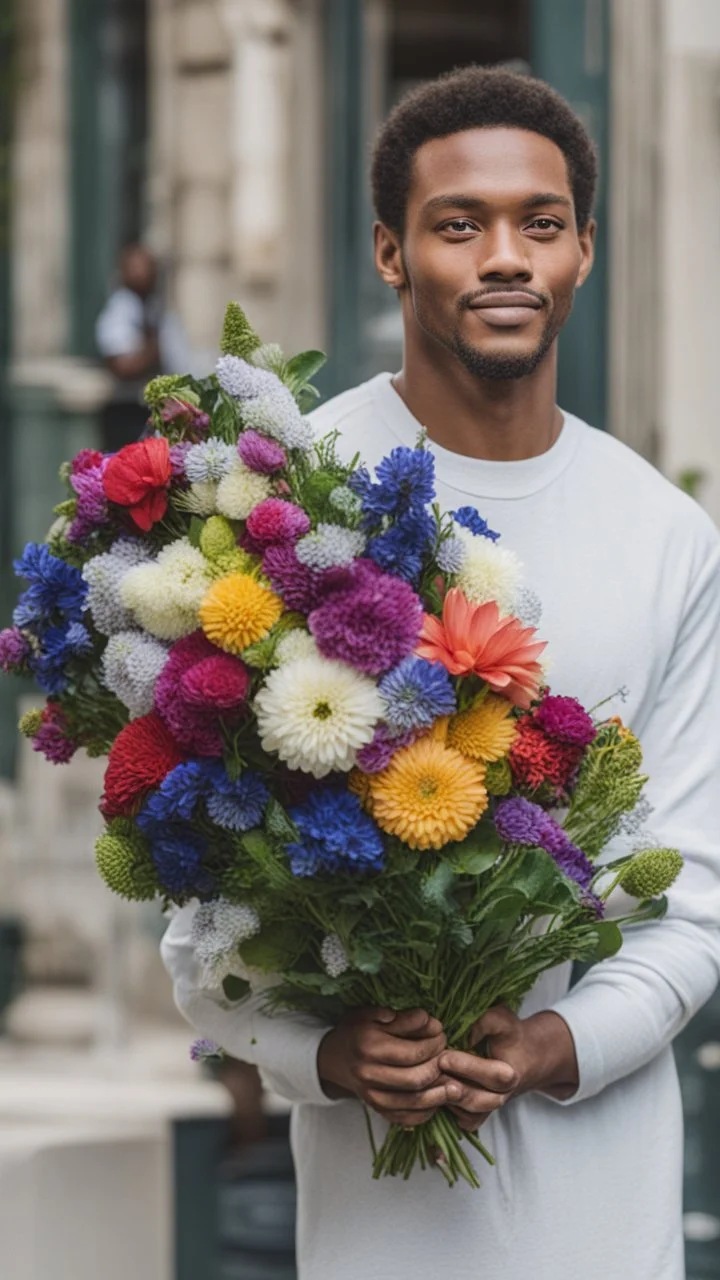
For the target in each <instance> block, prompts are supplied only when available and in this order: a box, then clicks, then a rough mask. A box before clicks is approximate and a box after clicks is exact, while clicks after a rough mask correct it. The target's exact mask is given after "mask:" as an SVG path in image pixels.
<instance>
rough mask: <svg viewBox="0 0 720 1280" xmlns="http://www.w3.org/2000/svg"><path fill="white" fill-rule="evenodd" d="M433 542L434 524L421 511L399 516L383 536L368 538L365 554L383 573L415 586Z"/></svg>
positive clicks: (431, 519) (429, 517)
mask: <svg viewBox="0 0 720 1280" xmlns="http://www.w3.org/2000/svg"><path fill="white" fill-rule="evenodd" d="M434 539H435V521H434V520H433V518H432V516H431V515H429V514H428V512H427V511H425V510H421V511H417V512H413V513H408V514H407V515H404V516H401V517H400V519H399V520H398V521H397V523H396V524H394V525H393V526H392V527H391V528H390V529H387V530H386V531H385V533H380V534H378V535H377V537H375V538H371V539H370V542H369V543H368V546H367V555H368V556H369V557H370V559H371V560H374V561H375V563H376V564H378V565H379V566H380V568H381V569H383V570H384V571H385V573H392V574H394V575H395V576H396V577H398V578H404V579H405V581H406V582H412V583H417V581H418V578H419V577H420V574H421V573H422V569H423V562H424V560H425V558H426V556H427V554H428V552H429V551H430V548H431V546H432V544H433V541H434Z"/></svg>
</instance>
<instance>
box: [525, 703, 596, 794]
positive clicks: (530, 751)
mask: <svg viewBox="0 0 720 1280" xmlns="http://www.w3.org/2000/svg"><path fill="white" fill-rule="evenodd" d="M583 754H584V747H583V746H580V745H578V744H576V743H572V742H558V741H556V740H553V739H552V738H548V737H547V735H546V734H545V732H544V731H543V729H542V727H541V725H539V724H538V723H537V721H536V720H535V717H534V716H531V715H530V716H522V717H521V718H520V720H518V726H517V734H516V736H515V741H514V742H513V745H512V747H511V749H510V756H509V760H510V768H511V769H512V775H513V779H514V781H515V782H516V783H518V784H519V785H520V786H524V787H528V788H529V789H530V790H531V791H536V790H537V789H538V788H539V787H542V786H543V785H544V784H547V785H549V786H551V787H552V788H553V789H554V790H555V791H556V792H558V793H559V792H562V791H563V790H564V788H565V787H566V786H567V785H568V783H569V782H570V779H571V778H572V776H573V774H574V772H575V770H576V769H577V767H578V765H579V763H580V761H581V759H582V757H583Z"/></svg>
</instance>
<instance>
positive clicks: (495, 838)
mask: <svg viewBox="0 0 720 1280" xmlns="http://www.w3.org/2000/svg"><path fill="white" fill-rule="evenodd" d="M501 849H502V842H501V840H500V837H499V835H498V834H497V831H496V830H495V827H494V826H493V824H492V822H479V823H478V825H477V826H476V827H475V829H474V830H473V831H471V832H470V834H469V836H466V838H465V839H464V840H460V841H458V842H457V843H456V844H449V845H446V846H445V848H444V849H443V850H442V852H441V855H440V856H441V857H442V859H443V862H447V863H448V864H449V865H450V866H451V867H452V869H453V872H454V873H455V875H468V876H479V875H482V873H483V872H484V871H488V870H489V869H490V867H492V866H493V864H494V862H495V860H496V859H497V857H498V854H499V853H500V851H501Z"/></svg>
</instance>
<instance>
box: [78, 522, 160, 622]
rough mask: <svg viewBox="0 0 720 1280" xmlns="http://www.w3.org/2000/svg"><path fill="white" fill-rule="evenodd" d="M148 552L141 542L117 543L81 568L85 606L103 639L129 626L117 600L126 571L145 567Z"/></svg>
mask: <svg viewBox="0 0 720 1280" xmlns="http://www.w3.org/2000/svg"><path fill="white" fill-rule="evenodd" d="M150 560H151V555H150V552H149V551H148V550H147V548H146V547H144V546H143V544H142V543H141V542H136V541H134V540H133V539H130V538H128V539H121V540H120V541H119V542H116V543H115V545H114V546H113V549H112V551H106V552H104V553H103V554H102V555H100V556H93V558H92V560H88V562H87V564H85V566H84V567H83V571H82V572H83V578H84V579H85V581H86V582H87V584H88V594H87V606H88V609H89V610H90V612H91V614H92V620H93V622H94V624H95V627H96V629H97V630H98V631H100V632H101V633H102V635H104V636H112V635H115V633H116V632H118V631H127V630H128V629H129V628H130V627H132V625H133V617H132V614H131V612H130V610H129V609H128V608H127V607H126V605H125V604H123V601H122V599H121V587H122V584H123V581H124V579H125V577H126V576H127V574H128V572H129V570H130V569H132V568H133V567H134V566H135V565H139V564H149V563H150Z"/></svg>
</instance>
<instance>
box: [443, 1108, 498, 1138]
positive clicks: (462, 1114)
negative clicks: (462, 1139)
mask: <svg viewBox="0 0 720 1280" xmlns="http://www.w3.org/2000/svg"><path fill="white" fill-rule="evenodd" d="M449 1110H450V1111H452V1113H453V1115H454V1117H455V1119H456V1120H457V1122H458V1124H459V1126H460V1128H461V1129H465V1130H467V1132H468V1133H475V1131H476V1130H477V1129H479V1128H480V1126H481V1125H483V1124H485V1121H486V1120H489V1119H490V1115H491V1112H489V1111H487V1112H485V1113H484V1114H482V1113H480V1114H478V1113H477V1112H474V1111H463V1108H462V1107H450V1108H449Z"/></svg>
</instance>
